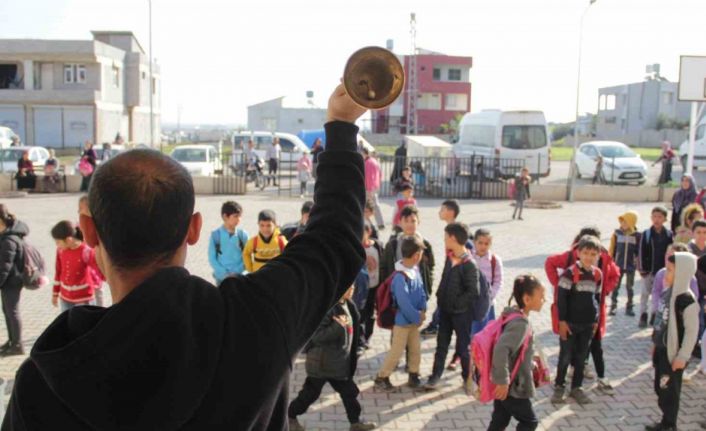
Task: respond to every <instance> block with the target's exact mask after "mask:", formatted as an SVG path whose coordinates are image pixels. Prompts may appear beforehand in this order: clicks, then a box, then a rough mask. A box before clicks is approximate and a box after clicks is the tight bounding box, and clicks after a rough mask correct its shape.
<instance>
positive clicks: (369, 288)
mask: <svg viewBox="0 0 706 431" xmlns="http://www.w3.org/2000/svg"><path fill="white" fill-rule="evenodd" d="M406 186H407V183H405V184H400V189H399V191H400V195H399V196H398V201H399V200H404V201H407V203H406V204H405V205H398V207H397V211H396V213H397V214H396V217H395V222H396V223H393V229H394V230H393V233H392V235H391V236H390V238H389V240H388V241H387V244H385V245H383V243H382V241H381V239H380V231H379V228H380V226H378V227H376V224H375V223H374V222H373V218H374V203H373V202H371V201H368V202H366V207H365V224H364V226H365V228H364V235H363V238H362V245H363V247H364V249H365V253H366V256H367V259H366V263H365V265H364V267H363V268H362V269H361V276H360V277H359V278H358V279H357V280H356V282H355V283H354V285H353V286H351V289H349V291H348V292H346V294H345V295H344V296H343V297H342V298H341V299H340V302H339V303H338V304H337V305H336V306H334V307H333V308H332V309H331V310H330V311H329V313H328V314H327V316H326V317H325V319H324V320H323V321H322V322H321V324H320V327H319V328H318V330H317V332H316V334H315V335H314V336H313V337H312V339H311V340H310V342H309V345H308V346H307V347H306V349H305V352H306V372H307V379H306V381H305V382H304V385H303V387H302V389H301V391H300V392H299V394H298V396H297V397H296V398H295V399H294V400H293V401H292V402H291V403H290V405H289V409H288V414H289V418H290V419H289V426H290V429H292V430H295V431H297V430H303V429H304V427H303V426H302V425H301V424H300V423H299V422H298V420H297V417H298V416H300V415H301V414H304V413H305V412H306V411H307V409H308V407H309V406H310V405H311V404H312V403H314V402H315V401H316V400H317V399H318V397H319V396H320V394H321V390H322V388H323V386H324V385H325V384H326V383H329V384H330V385H331V386H332V387H333V388H334V390H336V391H337V392H338V393H339V394H340V396H341V398H342V401H343V404H344V407H345V410H346V413H347V416H348V420H349V421H350V423H351V426H350V429H351V430H371V429H374V428H375V427H376V425H375V424H373V423H369V422H365V421H363V420H362V419H361V406H360V403H359V402H358V400H357V398H358V395H359V390H358V387H357V385H356V384H355V382H354V380H353V377H354V375H355V371H356V367H357V360H358V357H359V356H360V355H361V354H362V353H363V352H364V351H365V350H366V349H367V348H368V343H369V342H370V338H371V337H372V335H373V331H374V328H375V326H380V327H384V328H388V329H391V340H390V349H389V351H388V352H387V354H386V356H385V359H384V361H383V363H382V365H381V367H380V369H379V370H378V372H377V373H376V376H375V380H374V389H375V390H381V391H386V392H397V391H399V390H400V387H399V386H395V385H394V384H393V382H392V380H391V376H392V375H393V373H394V372H395V370H396V369H397V367H398V365H399V362H400V359H402V358H403V356H404V367H405V371H406V373H407V375H408V378H407V386H409V387H411V388H412V389H414V390H435V389H438V387H439V385H440V379H441V377H442V374H443V372H444V370H445V369H449V370H454V369H456V367H457V364H458V362H459V361H460V364H461V376H462V380H463V382H462V387H463V388H464V390H465V391H466V393H468V394H469V395H471V394H474V395H477V394H478V393H479V391H480V390H481V389H479V387H478V386H479V385H482V384H483V379H482V378H481V377H480V376H479V374H480V373H481V372H485V373H488V380H489V383H490V385H492V387H491V391H492V398H494V409H493V414H492V419H491V422H490V426H489V428H488V429H489V430H503V429H505V428H506V427H507V426H508V425H509V423H510V421H511V419H512V418H513V417H514V418H515V419H516V420H517V422H518V425H517V429H523V430H533V429H535V428H536V427H537V426H538V423H539V421H538V419H537V417H536V415H535V413H534V411H533V408H532V403H531V398H532V397H533V396H534V393H535V387H536V386H539V385H541V383H538V381H537V366H538V363H541V362H538V361H537V357H538V352H537V349H536V347H535V339H534V336H533V333H532V329H531V325H530V323H529V320H528V316H529V314H530V312H532V311H534V312H539V311H541V309H542V305H543V303H544V290H545V289H544V286H543V285H542V283H541V282H540V281H539V280H538V279H537V278H535V277H534V276H532V275H521V276H519V277H517V278H516V279H515V280H514V283H513V291H512V294H511V299H510V301H511V302H512V301H513V300H514V302H515V305H514V306H511V305H510V303H509V304H508V307H506V308H504V310H503V311H502V313H500V314H499V315H498V322H494V321H495V319H496V314H495V313H496V310H495V305H496V304H495V302H496V297H497V295H498V294H499V292H500V291H501V290H502V286H503V265H502V260H501V258H500V257H499V256H497V255H496V254H495V253H493V252H492V251H491V247H492V239H493V237H492V234H491V232H490V231H488V230H486V229H479V230H477V231H476V232H475V234H474V235H470V234H469V231H468V227H467V226H466V225H464V224H462V223H458V222H457V221H456V220H457V218H458V216H459V213H460V206H459V204H458V202H457V201H455V200H447V201H444V202H443V203H442V205H441V208H440V211H439V218H440V219H441V220H443V221H444V222H446V227H445V229H444V246H445V261H444V265H443V270H442V273H441V277H440V282H439V284H438V286H437V288H436V291H435V292H434V291H433V289H432V280H433V279H434V277H433V274H434V269H435V261H434V254H433V252H432V247H431V244H430V243H429V241H427V240H426V239H425V238H423V237H422V235H421V234H420V232H419V230H418V228H419V225H420V222H421V220H420V217H419V211H418V210H417V208H416V206H414V205H411V204H409V202H408V200H409V199H410V198H411V194H410V195H404V193H405V192H408V190H410V188H408V187H406ZM87 204H88V202H87V199H86V198H85V197H83V198H81V200H80V202H79V215H81V214H85V215H88V214H89V212H88V211H89V210H88V205H87ZM313 205H314V204H313V202H305V203H304V205H303V206H302V209H301V219H300V220H299V221H297V222H294V223H291V224H289V225H284V226H282V227H281V228H280V227H279V225H278V224H277V218H276V215H275V213H274V212H273V211H271V210H263V211H261V212H260V213H259V214H258V232H257V234H256V235H255V236H253V237H250V236H249V235H248V234H247V232H245V230H243V229H242V228H241V227H240V221H241V217H242V214H243V209H242V207H241V206H240V205H239V204H237V203H236V202H233V201H229V202H225V203H224V204H223V205H222V208H221V218H222V222H223V224H222V226H220V227H219V228H218V229H216V230H214V231H213V232H212V233H211V235H210V237H209V246H208V258H209V263H210V264H211V267H212V269H213V277H214V278H215V280H216V282H217V283H220V282H222V281H223V280H224V279H225V278H226V277H230V276H237V275H238V274H244V273H248V272H254V271H258V270H259V269H260V268H262V267H263V266H264V265H265V264H266V263H267V262H268V261H270V260H272V259H274V258H276V257H277V256H279V255H280V254H281V253H282V252H283V250H284V248H285V247H286V245H287V242H288V241H289V240H291V239H292V238H294V237H296V236H297V235H299V234H301V233H302V232H304V231H305V229H306V223H307V220H308V215H309V213H310V211H311V209H312V207H313ZM694 214H695V215H694ZM699 214H700V217H699ZM681 215H682V217H681V218H682V225H683V226H685V227H687V228H688V232H687V231H686V230H685V229H681V231H680V232H681V234H682V235H684V236H686V237H687V239H688V243H686V244H683V243H677V242H674V234H673V233H672V230H670V229H669V228H668V227H667V226H666V222H667V216H668V213H667V210H666V209H665V208H663V207H655V208H654V209H653V210H652V213H651V221H652V225H651V226H650V227H649V228H648V229H647V230H645V231H643V232H640V231H639V230H638V228H637V218H638V217H637V214H636V213H634V212H630V211H629V212H626V213H625V214H623V215H622V216H620V217H619V219H618V220H619V223H620V225H619V228H618V229H616V230H615V232H614V233H613V234H612V236H611V241H610V247H609V248H608V249H605V248H604V247H603V246H602V245H601V242H600V239H599V238H600V236H601V235H600V232H599V231H598V230H597V229H596V228H595V227H586V228H584V229H582V230H581V231H580V232H579V234H578V235H577V236H576V238H575V239H574V241H573V243H572V245H571V247H570V248H569V249H568V250H567V251H565V252H563V253H560V254H557V255H553V256H550V257H548V258H547V260H546V263H545V270H546V275H547V278H548V280H549V281H550V283H551V285H552V286H553V287H554V304H553V305H552V310H551V314H552V323H553V329H554V332H555V333H557V334H558V335H559V346H560V352H559V361H558V366H557V370H556V377H555V381H554V393H553V395H552V397H551V401H552V403H555V404H559V403H563V402H565V400H566V397H567V395H568V397H571V398H573V399H574V400H575V401H576V402H577V403H579V404H586V403H590V402H591V399H590V397H589V396H588V394H587V393H586V391H584V389H583V381H584V379H586V378H588V379H591V378H595V376H594V375H593V374H592V372H591V370H590V369H589V368H588V367H587V363H588V359H589V356H591V357H592V358H593V363H594V366H595V373H596V375H597V377H598V380H597V383H598V384H597V389H598V390H599V391H601V392H602V393H604V394H607V395H612V394H613V393H614V390H613V388H612V386H611V384H610V382H609V381H608V380H607V379H606V378H605V361H604V357H603V347H602V343H601V340H602V338H603V336H604V335H605V329H606V315H611V316H614V315H615V314H616V313H617V310H618V291H619V289H620V287H621V285H622V283H623V280H624V281H625V288H626V290H627V304H626V306H625V314H626V315H628V316H634V315H635V313H634V311H633V292H634V290H633V287H634V284H635V273H636V272H639V273H640V275H641V278H642V291H641V297H640V318H639V322H638V325H639V327H640V328H645V327H647V326H648V324H649V325H651V326H652V328H653V337H652V340H653V344H654V347H653V353H652V361H653V365H654V368H655V377H654V390H655V392H656V394H657V396H658V398H659V407H660V409H661V411H662V413H663V417H662V420H661V421H660V422H658V423H657V424H655V425H650V426H648V427H646V429H647V430H662V431H668V430H674V429H676V423H677V422H676V420H677V413H678V410H679V398H680V392H681V383H682V376H683V372H684V368H685V367H686V362H687V360H688V359H689V358H691V356H692V354H693V355H695V356H700V357H701V358H702V360H701V363H700V365H699V370H700V371H701V372H703V373H706V352H704V351H703V350H706V335H702V334H704V302H705V300H706V258H704V259H698V258H700V257H701V256H704V255H706V221H704V220H703V210H701V211H700V212H699V211H696V210H693V211H692V210H687V208H685V209H684V211H682V214H681ZM51 234H52V237H53V238H54V239H55V241H56V245H57V257H56V271H55V285H54V293H53V297H52V303H53V304H54V305H55V306H58V305H61V309H62V310H66V309H68V308H71V307H73V306H76V305H88V304H90V305H103V299H102V297H103V295H102V294H101V291H102V285H103V282H104V280H105V277H104V276H103V274H101V272H100V270H99V268H98V266H97V264H96V260H95V253H94V252H93V250H91V249H90V247H88V246H87V245H86V244H85V243H84V242H83V239H82V235H81V232H80V229H78V228H77V224H76V223H73V222H71V221H62V222H59V223H58V224H57V225H56V226H54V228H53V229H52V231H51ZM381 293H382V294H384V295H388V296H389V298H388V299H389V300H388V301H387V303H386V304H387V305H386V306H385V308H384V309H383V308H382V306H381V304H385V301H384V300H381V297H383V296H384V295H381ZM433 293H434V294H435V295H436V297H437V308H436V310H435V311H434V312H433V313H432V312H430V311H428V309H427V303H428V300H429V298H430V297H431V295H432V294H433ZM650 296H652V301H651V302H650ZM608 297H610V298H611V304H610V309H609V310H606V308H607V304H606V302H607V298H608ZM383 299H384V298H383ZM385 316H388V317H389V320H390V321H389V324H388V325H383V324H382V323H381V322H382V319H383V318H384V317H385ZM427 317H429V318H431V321H430V323H429V324H428V325H427V327H426V328H425V329H423V330H422V329H421V327H422V325H423V324H424V322H425V321H426V320H427ZM488 331H498V332H497V334H496V336H495V338H494V340H493V344H492V345H491V349H492V363H490V364H485V370H484V371H482V370H481V369H482V368H483V364H477V365H478V366H477V368H474V366H473V361H472V360H471V356H472V354H473V353H472V352H471V351H470V350H469V346H470V345H471V340H472V339H473V340H475V339H476V338H478V339H479V340H480V339H482V338H484V337H485V338H488V337H487V336H488V335H490V336H491V338H492V336H493V333H488ZM453 334H455V335H456V344H455V346H454V352H453V353H454V355H453V356H454V357H453V359H452V360H451V362H450V363H449V364H448V365H446V359H447V356H448V350H449V345H450V343H451V338H452V335H453ZM426 336H436V339H437V344H436V351H435V354H434V365H433V368H432V372H431V375H430V376H429V377H428V379H427V380H426V382H424V383H423V382H422V379H421V377H420V362H421V338H422V337H426ZM702 337H703V338H702ZM701 338H702V339H701ZM698 339H701V349H702V351H701V352H700V351H699V350H698V349H697V348H696V345H697V340H698ZM699 353H701V354H700V355H699ZM571 372H573V375H571V377H570V378H571V382H570V386H569V389H568V394H567V389H566V379H567V378H569V374H570V373H571ZM484 389H486V390H487V388H484ZM474 391H475V392H474ZM704 428H706V425H704Z"/></svg>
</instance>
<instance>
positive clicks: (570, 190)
mask: <svg viewBox="0 0 706 431" xmlns="http://www.w3.org/2000/svg"><path fill="white" fill-rule="evenodd" d="M595 2H596V0H589V3H588V6H586V9H584V11H583V13H582V14H581V24H580V26H579V58H578V72H577V73H576V118H575V120H574V151H573V153H572V155H571V164H570V165H569V179H568V181H567V197H566V198H567V200H568V201H569V202H573V201H574V177H575V176H576V173H575V172H574V170H575V169H576V151H577V150H578V146H579V95H580V93H581V54H582V51H583V22H584V19H585V18H586V13H587V12H588V10H589V9H590V8H591V5H592V4H593V3H595Z"/></svg>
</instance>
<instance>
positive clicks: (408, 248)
mask: <svg viewBox="0 0 706 431" xmlns="http://www.w3.org/2000/svg"><path fill="white" fill-rule="evenodd" d="M425 248H426V247H424V243H423V242H422V240H421V239H419V237H418V236H416V235H409V236H405V237H404V238H402V242H401V243H400V251H401V252H402V257H403V258H404V259H409V258H410V257H412V256H414V255H415V254H417V253H418V252H419V251H420V250H424V249H425Z"/></svg>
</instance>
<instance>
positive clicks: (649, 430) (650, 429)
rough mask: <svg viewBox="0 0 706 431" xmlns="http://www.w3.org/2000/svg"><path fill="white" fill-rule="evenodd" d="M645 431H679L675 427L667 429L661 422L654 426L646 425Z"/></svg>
mask: <svg viewBox="0 0 706 431" xmlns="http://www.w3.org/2000/svg"><path fill="white" fill-rule="evenodd" d="M645 431H677V429H676V428H675V427H666V426H664V425H662V424H661V423H660V422H657V423H656V424H652V425H645Z"/></svg>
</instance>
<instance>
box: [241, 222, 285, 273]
mask: <svg viewBox="0 0 706 431" xmlns="http://www.w3.org/2000/svg"><path fill="white" fill-rule="evenodd" d="M257 227H258V233H257V235H255V236H254V237H252V238H250V239H249V240H248V241H247V243H246V244H245V249H244V250H243V263H244V264H245V270H246V271H248V272H255V271H257V270H259V269H260V268H262V267H263V266H265V264H266V263H267V262H269V261H271V260H272V259H274V258H276V257H277V256H279V255H280V254H282V252H283V251H284V247H286V246H287V239H286V238H285V237H284V236H283V235H281V234H280V231H279V228H278V227H277V216H276V215H275V212H274V211H272V210H263V211H260V214H258V215H257Z"/></svg>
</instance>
